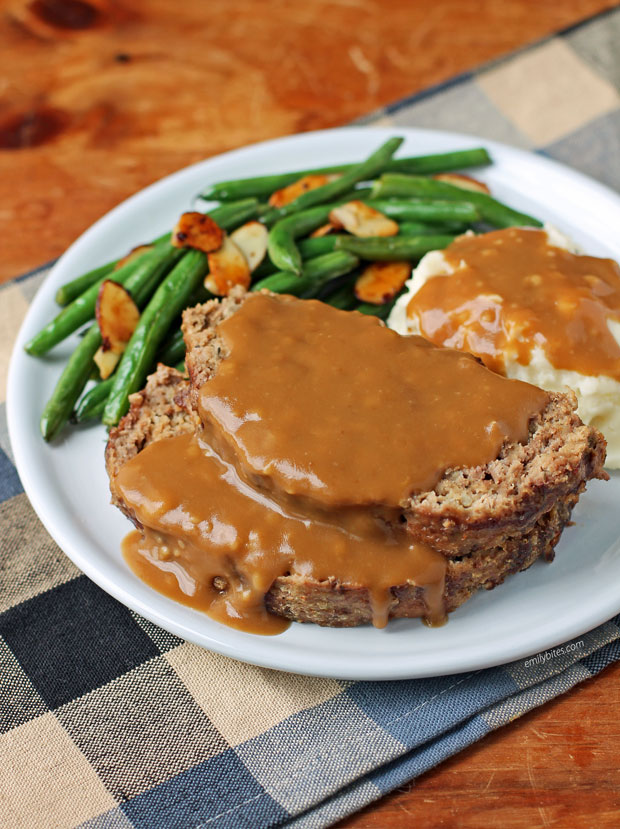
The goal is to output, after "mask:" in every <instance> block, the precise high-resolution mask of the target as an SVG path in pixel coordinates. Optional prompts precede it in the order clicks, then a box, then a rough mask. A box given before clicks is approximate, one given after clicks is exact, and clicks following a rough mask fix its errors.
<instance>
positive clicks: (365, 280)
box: [355, 262, 411, 305]
mask: <svg viewBox="0 0 620 829" xmlns="http://www.w3.org/2000/svg"><path fill="white" fill-rule="evenodd" d="M410 276H411V262H372V263H371V264H370V265H367V266H366V267H365V268H364V270H363V271H362V273H361V274H360V276H358V278H357V281H356V282H355V296H356V297H357V298H358V299H359V300H360V302H370V303H371V304H372V305H383V304H384V303H386V302H389V301H390V300H391V299H393V297H395V296H396V294H397V293H398V292H399V291H400V289H401V288H402V287H403V285H404V284H405V282H406V281H407V280H408V279H409V277H410Z"/></svg>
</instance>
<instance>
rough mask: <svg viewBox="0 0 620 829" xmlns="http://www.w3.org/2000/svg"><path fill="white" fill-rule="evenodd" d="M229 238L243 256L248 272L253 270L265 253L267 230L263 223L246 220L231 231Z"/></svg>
mask: <svg viewBox="0 0 620 829" xmlns="http://www.w3.org/2000/svg"><path fill="white" fill-rule="evenodd" d="M230 238H231V240H232V241H233V242H234V243H235V245H237V247H238V248H239V250H240V251H241V252H242V253H243V255H244V256H245V258H246V260H247V263H248V267H249V268H250V272H251V273H252V272H254V271H255V270H256V268H257V267H258V266H259V265H260V263H261V262H262V261H263V259H264V258H265V254H266V253H267V239H268V238H269V231H268V230H267V228H266V227H265V225H264V224H261V222H256V221H253V222H246V223H245V224H244V225H241V227H238V228H237V229H236V230H235V231H233V233H231V234H230Z"/></svg>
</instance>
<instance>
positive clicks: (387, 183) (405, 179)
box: [372, 173, 542, 227]
mask: <svg viewBox="0 0 620 829" xmlns="http://www.w3.org/2000/svg"><path fill="white" fill-rule="evenodd" d="M372 189H373V198H387V197H394V196H396V197H401V198H403V197H404V198H407V197H409V196H417V197H422V198H429V199H435V198H436V199H449V200H455V201H468V202H471V203H472V204H474V205H475V206H476V207H477V208H478V211H479V212H480V216H481V217H482V218H483V219H484V220H485V221H486V222H488V223H489V224H491V225H493V226H494V227H514V226H515V225H534V226H535V227H540V226H541V225H542V222H540V221H539V220H538V219H535V218H534V217H533V216H528V215H527V214H526V213H519V212H518V211H517V210H513V209H512V208H511V207H508V206H507V205H505V204H502V203H501V202H499V201H497V199H494V198H493V197H492V196H489V195H487V194H486V193H478V192H475V191H473V190H464V189H463V188H462V187H455V186H454V185H453V184H448V183H447V182H445V181H437V180H436V179H433V178H424V176H407V175H401V174H398V173H387V174H386V175H383V176H381V178H380V179H379V181H377V182H376V183H375V185H374V186H373V188H372Z"/></svg>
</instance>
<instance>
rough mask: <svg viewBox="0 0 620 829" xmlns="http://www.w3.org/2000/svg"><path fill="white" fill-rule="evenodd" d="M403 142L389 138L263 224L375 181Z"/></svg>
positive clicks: (268, 215) (269, 214) (331, 199)
mask: <svg viewBox="0 0 620 829" xmlns="http://www.w3.org/2000/svg"><path fill="white" fill-rule="evenodd" d="M403 141H404V139H403V138H398V137H394V138H388V140H387V141H386V142H384V143H383V144H382V145H381V146H380V147H379V149H378V150H375V152H374V153H372V154H371V155H369V156H368V158H367V159H366V160H365V161H362V163H361V164H357V165H356V166H355V167H352V168H351V169H350V170H347V172H346V173H343V175H342V176H340V178H337V179H336V180H335V181H330V182H329V183H328V184H324V185H323V186H322V187H316V188H315V189H314V190H306V192H305V193H302V194H301V196H298V197H297V198H296V199H295V200H294V201H292V202H290V203H289V204H285V205H284V206H283V207H274V208H273V211H272V212H271V213H267V214H266V215H265V216H263V222H265V223H266V224H270V223H271V222H272V221H275V220H280V219H283V218H285V217H286V216H290V215H291V214H292V213H298V212H299V211H300V210H308V209H309V208H311V207H315V206H316V205H318V204H325V202H331V201H334V200H335V199H339V198H341V197H342V196H344V195H345V193H348V192H349V191H350V190H351V188H353V187H354V186H355V185H356V184H357V183H358V182H360V181H368V180H369V179H373V178H374V177H375V176H376V175H378V174H379V173H380V172H381V171H382V170H384V169H385V165H386V164H387V162H388V161H389V160H390V158H391V157H392V156H393V155H394V153H395V152H396V150H397V149H398V148H399V147H400V145H401V144H402V143H403ZM276 264H278V263H276ZM293 270H295V268H293Z"/></svg>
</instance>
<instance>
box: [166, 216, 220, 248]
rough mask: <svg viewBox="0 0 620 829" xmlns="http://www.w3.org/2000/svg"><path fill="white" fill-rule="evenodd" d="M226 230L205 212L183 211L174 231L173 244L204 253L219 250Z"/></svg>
mask: <svg viewBox="0 0 620 829" xmlns="http://www.w3.org/2000/svg"><path fill="white" fill-rule="evenodd" d="M223 239H224V231H223V230H222V228H221V227H220V226H219V225H218V224H216V223H215V222H214V221H213V219H212V218H211V217H210V216H207V215H206V214H205V213H197V212H195V211H192V212H190V213H183V215H182V216H181V218H180V219H179V221H178V222H177V223H176V225H175V227H174V229H173V231H172V244H173V245H174V246H175V247H177V248H195V249H196V250H201V251H203V252H204V253H211V251H214V250H217V249H218V248H219V247H220V245H221V244H222V240H223Z"/></svg>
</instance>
